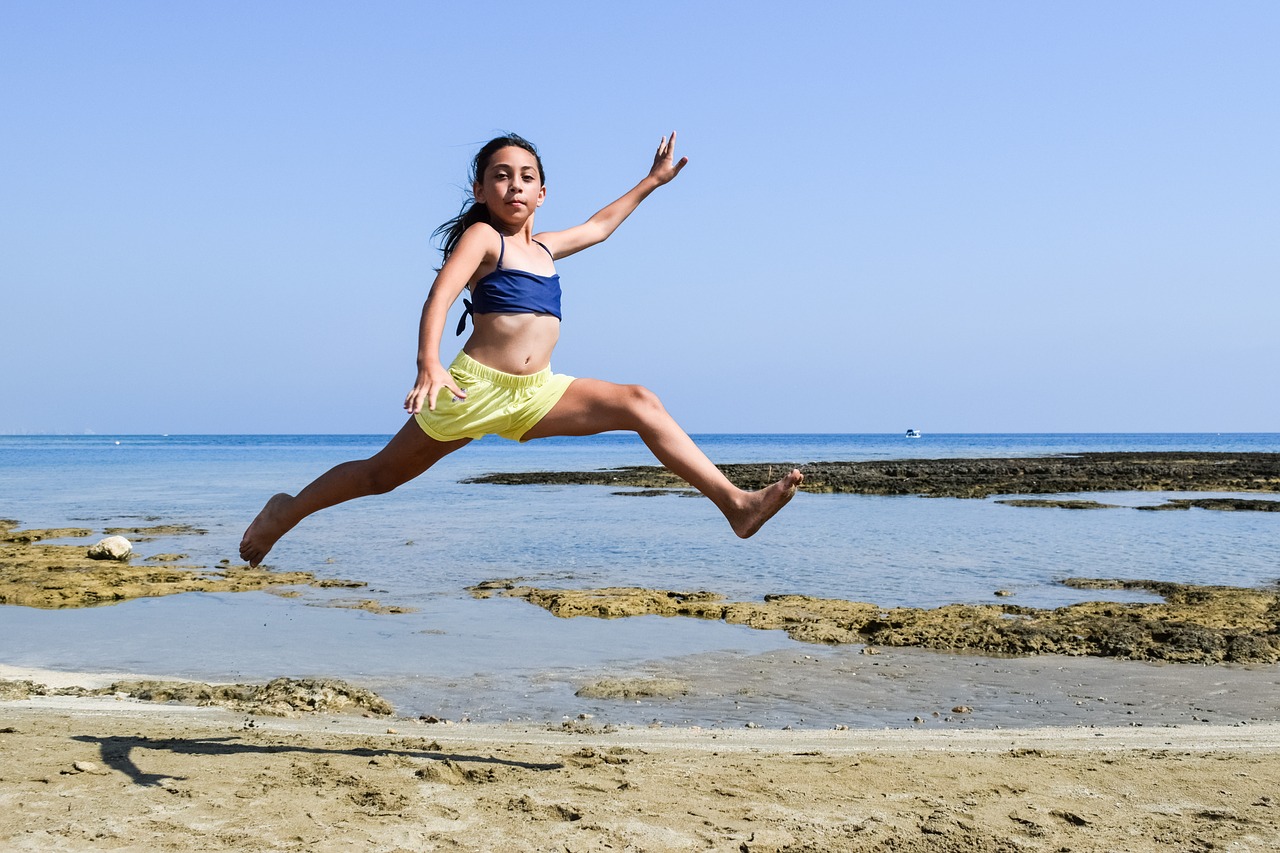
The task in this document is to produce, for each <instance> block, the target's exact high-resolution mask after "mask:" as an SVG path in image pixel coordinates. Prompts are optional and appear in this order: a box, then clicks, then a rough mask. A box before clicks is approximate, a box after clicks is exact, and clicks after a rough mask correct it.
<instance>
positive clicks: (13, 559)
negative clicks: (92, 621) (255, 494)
mask: <svg viewBox="0 0 1280 853" xmlns="http://www.w3.org/2000/svg"><path fill="white" fill-rule="evenodd" d="M17 526H18V523H17V522H16V521H12V520H0V604H13V605H21V606H25V607H40V608H48V609H54V608H64V607H93V606H97V605H104V604H115V603H117V602H121V601H127V600H129V599H133V598H148V597H154V596H161V595H173V594H176V593H181V592H247V591H254V590H263V589H269V588H273V587H280V586H291V585H313V586H314V585H318V584H327V581H318V580H317V579H316V577H315V575H313V574H312V573H311V572H274V571H271V570H269V569H265V568H262V567H258V568H256V569H251V568H249V567H248V566H232V565H229V564H228V565H220V566H219V567H218V568H216V569H215V568H210V567H207V566H194V565H181V564H176V563H170V562H167V561H166V562H165V563H163V564H156V563H151V562H149V561H144V563H146V564H145V565H131V564H130V563H127V562H119V561H114V560H112V561H102V560H93V559H90V558H89V557H88V556H87V553H86V549H85V547H84V546H83V545H49V544H44V540H47V539H55V538H56V539H65V538H72V537H85V536H90V535H92V533H93V531H91V530H81V529H79V528H55V529H45V530H16V529H15V528H16V527H17ZM112 529H118V528H112ZM139 529H149V530H157V529H165V530H174V531H178V532H195V531H196V528H190V527H188V526H186V525H163V526H160V527H157V528H139ZM167 556H172V555H167ZM342 583H343V585H349V584H351V583H354V582H349V581H346V582H342Z"/></svg>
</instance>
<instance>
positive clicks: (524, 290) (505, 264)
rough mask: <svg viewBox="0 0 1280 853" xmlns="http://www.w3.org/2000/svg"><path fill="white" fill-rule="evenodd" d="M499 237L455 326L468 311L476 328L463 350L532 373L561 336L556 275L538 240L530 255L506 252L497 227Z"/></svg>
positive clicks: (548, 254) (492, 363) (508, 370)
mask: <svg viewBox="0 0 1280 853" xmlns="http://www.w3.org/2000/svg"><path fill="white" fill-rule="evenodd" d="M498 238H499V240H500V241H501V242H500V248H499V252H498V262H497V264H496V265H495V267H494V269H493V270H491V271H490V272H488V273H485V274H484V275H482V276H480V277H479V278H477V279H476V280H475V281H474V282H472V283H471V285H470V290H471V298H470V299H469V300H467V313H466V314H464V315H463V318H462V321H461V322H460V323H459V324H458V332H459V334H461V332H462V329H463V327H464V324H465V323H466V318H467V316H468V315H469V316H470V317H471V318H472V322H473V323H474V324H475V328H474V330H473V331H472V333H471V337H470V338H469V339H468V340H467V343H466V345H465V346H464V347H463V350H464V351H465V352H466V353H467V355H469V356H471V357H472V358H474V359H476V360H477V361H479V362H481V363H482V364H486V365H488V366H489V367H492V368H494V369H495V370H501V371H502V372H504V373H512V374H515V375H525V374H529V373H536V372H537V371H539V370H542V369H543V368H544V367H546V366H547V365H548V364H550V363H551V353H552V351H553V350H554V349H555V345H556V342H557V341H558V340H559V338H560V276H559V275H557V274H556V272H555V267H554V263H553V261H552V256H551V250H550V249H548V248H547V247H546V246H545V245H543V244H542V243H539V242H537V241H534V242H535V243H536V245H537V247H538V252H535V253H533V254H532V255H524V256H523V257H511V256H508V254H507V244H506V240H505V238H503V236H502V234H501V232H499V234H498ZM517 245H518V244H517ZM517 253H518V248H517V250H516V251H513V252H512V253H511V254H512V255H517ZM544 269H545V270H546V271H545V272H544V271H540V270H544Z"/></svg>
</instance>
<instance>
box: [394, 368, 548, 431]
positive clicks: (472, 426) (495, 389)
mask: <svg viewBox="0 0 1280 853" xmlns="http://www.w3.org/2000/svg"><path fill="white" fill-rule="evenodd" d="M449 373H451V374H452V375H453V381H454V382H456V383H458V387H459V388H461V389H462V390H464V391H466V392H467V398H466V399H465V400H456V401H455V399H454V396H453V392H451V391H450V390H449V389H448V388H445V389H443V390H442V391H441V392H440V393H439V394H437V395H436V409H435V411H434V412H433V411H430V410H429V409H427V408H426V406H423V408H422V411H420V412H418V414H416V415H414V417H415V418H416V419H417V421H418V426H420V427H422V431H423V432H425V433H426V434H427V435H429V436H431V437H432V438H434V439H435V440H436V441H456V440H457V439H460V438H480V437H482V436H486V435H500V436H502V437H503V438H510V439H512V440H514V441H521V440H522V439H523V438H524V434H525V433H526V432H528V431H529V430H531V429H533V426H534V424H536V423H537V422H538V421H540V420H542V419H543V418H544V417H546V414H547V412H549V411H551V409H552V407H553V406H555V404H556V403H558V402H560V398H561V397H563V396H564V392H565V391H567V390H569V383H571V382H573V377H572V376H565V375H564V374H562V373H552V372H551V368H550V367H547V368H544V369H543V370H540V371H538V372H537V373H531V374H529V375H528V376H516V375H514V374H511V373H503V372H502V371H501V370H494V369H493V368H492V367H487V366H485V365H483V364H481V363H480V362H478V361H476V360H475V359H474V358H472V357H471V356H469V355H467V354H466V353H465V352H460V353H458V357H457V358H455V359H454V360H453V364H451V365H449Z"/></svg>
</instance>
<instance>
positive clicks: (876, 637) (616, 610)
mask: <svg viewBox="0 0 1280 853" xmlns="http://www.w3.org/2000/svg"><path fill="white" fill-rule="evenodd" d="M1064 583H1065V584H1066V585H1067V586H1071V587H1074V588H1077V589H1091V588H1092V589H1133V590H1145V591H1148V592H1152V593H1155V594H1157V595H1159V596H1161V597H1162V598H1163V599H1164V600H1163V601H1161V602H1150V603H1117V602H1106V601H1095V602H1083V603H1080V604H1071V605H1067V606H1065V607H1059V608H1055V609H1052V610H1047V609H1039V608H1033V607H1024V606H1019V605H1015V604H978V605H974V604H949V605H946V606H943V607H937V608H932V609H922V608H914V607H894V608H882V607H879V606H877V605H875V604H869V603H865V602H857V601H844V600H840V599H830V598H817V597H813V596H806V595H768V596H765V598H764V600H763V601H755V602H731V601H726V600H724V598H723V596H720V595H717V594H715V593H712V592H707V591H697V592H675V591H671V590H655V589H643V588H637V587H612V588H605V589H581V590H575V589H540V588H537V587H531V586H516V585H514V584H510V583H509V582H504V581H497V582H490V583H488V584H481V585H479V586H478V587H474V588H472V591H473V594H476V595H478V596H479V597H488V596H490V595H493V594H498V595H503V596H508V597H512V598H522V599H524V600H526V601H528V602H530V603H532V604H536V605H538V606H539V607H542V608H544V609H545V610H547V611H549V612H550V613H552V614H554V615H556V616H561V617H565V618H568V617H573V616H594V617H597V618H620V617H624V616H638V615H658V616H688V617H693V618H697V619H720V620H723V621H725V622H729V623H732V624H739V625H747V626H749V627H752V628H757V629H761V630H781V631H786V632H787V634H788V636H790V637H791V638H792V639H794V640H798V641H801V642H807V643H826V644H845V643H864V644H868V645H877V646H916V647H922V648H931V649H946V650H956V651H962V650H963V651H978V652H985V653H989V654H1002V655H1036V654H1062V655H1091V656H1097V657H1116V658H1124V659H1130V660H1150V661H1170V662H1178V663H1201V664H1207V663H1222V662H1231V663H1274V662H1276V661H1280V587H1268V588H1263V589H1246V588H1241V587H1229V586H1197V585H1193V584H1178V583H1166V582H1161V581H1147V580H1092V579H1079V578H1073V579H1068V580H1066V581H1064Z"/></svg>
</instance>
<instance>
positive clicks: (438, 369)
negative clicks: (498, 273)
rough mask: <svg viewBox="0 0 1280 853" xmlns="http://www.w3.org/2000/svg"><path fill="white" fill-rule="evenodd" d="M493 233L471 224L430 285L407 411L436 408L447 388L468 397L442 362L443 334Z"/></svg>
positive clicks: (413, 412)
mask: <svg viewBox="0 0 1280 853" xmlns="http://www.w3.org/2000/svg"><path fill="white" fill-rule="evenodd" d="M493 233H494V231H493V228H492V227H491V226H489V225H484V224H476V225H472V226H471V227H470V228H468V229H467V230H466V232H465V233H463V235H462V237H461V238H459V240H458V245H456V246H454V248H453V252H452V253H451V254H450V255H449V258H448V260H446V261H445V262H444V266H442V267H441V268H440V272H439V273H437V274H436V280H435V282H433V283H432V285H431V292H430V293H428V294H427V301H426V303H425V304H424V305H423V306H422V319H421V321H420V322H419V323H418V378H417V380H416V381H415V382H414V383H413V389H412V390H410V391H409V394H408V395H407V396H406V397H405V398H404V408H405V411H406V412H408V413H409V414H411V415H416V414H417V413H418V412H420V411H422V406H423V404H424V403H425V404H426V406H427V408H428V409H430V410H432V411H434V410H435V408H436V396H437V395H438V394H439V393H440V391H441V390H443V389H445V388H448V389H449V391H451V392H452V393H453V395H454V396H455V397H460V398H463V399H465V398H466V396H467V392H466V391H464V390H462V389H461V388H459V387H458V385H457V383H455V382H454V381H453V376H452V375H451V374H450V373H449V371H448V370H446V369H445V368H444V365H442V364H441V363H440V338H441V336H442V335H443V334H444V324H445V320H446V319H448V316H449V308H450V307H451V306H452V305H453V303H454V302H456V301H457V299H458V295H459V294H460V293H462V288H464V287H466V286H467V282H468V281H470V280H471V277H472V276H474V275H475V272H476V270H477V269H479V267H480V264H481V263H483V262H484V259H485V256H486V255H487V254H488V253H489V252H490V251H491V247H492V246H493V244H494V243H495V242H496V241H494V240H493V238H492V235H493Z"/></svg>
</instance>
